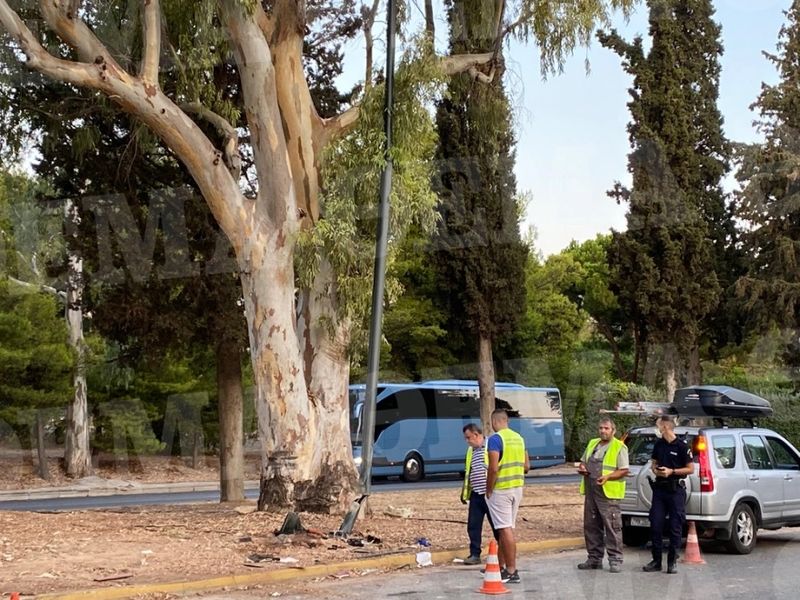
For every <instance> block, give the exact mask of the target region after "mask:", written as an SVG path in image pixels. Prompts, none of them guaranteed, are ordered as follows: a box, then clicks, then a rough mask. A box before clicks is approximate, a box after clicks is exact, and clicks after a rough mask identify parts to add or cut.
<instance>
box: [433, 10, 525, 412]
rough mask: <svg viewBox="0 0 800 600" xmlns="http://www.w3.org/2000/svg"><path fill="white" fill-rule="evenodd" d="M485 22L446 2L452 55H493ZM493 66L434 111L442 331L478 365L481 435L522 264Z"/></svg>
mask: <svg viewBox="0 0 800 600" xmlns="http://www.w3.org/2000/svg"><path fill="white" fill-rule="evenodd" d="M487 11H488V16H489V18H487ZM491 14H492V10H491V6H490V5H487V3H485V2H482V1H481V0H463V1H461V2H458V3H455V2H449V3H448V18H449V21H450V36H451V42H450V47H451V51H452V52H453V53H462V52H475V53H480V52H491V51H492V50H494V49H495V39H494V38H495V31H493V30H492V27H491V23H492V22H493V21H492V18H491ZM495 62H496V64H495V73H494V77H493V79H492V81H491V83H488V84H487V83H485V82H481V81H477V80H476V78H475V77H474V75H470V74H463V75H459V76H456V77H454V78H453V79H452V80H451V81H450V83H449V85H448V89H447V94H446V96H445V99H444V100H442V102H441V103H440V104H439V106H438V110H437V126H438V132H439V140H440V141H439V144H440V145H439V152H438V158H439V160H440V161H441V171H440V176H441V179H440V180H439V181H437V187H438V190H437V191H438V193H439V197H440V201H441V204H440V213H441V221H440V224H439V229H438V232H437V235H436V237H435V241H434V244H435V249H434V250H435V261H436V265H437V268H438V271H439V274H438V279H439V282H440V283H439V285H440V289H441V292H442V297H443V298H445V299H446V300H445V305H446V306H447V309H446V313H447V314H449V315H451V320H450V323H449V330H450V332H452V333H453V334H454V338H455V339H461V340H463V344H464V346H463V348H462V351H463V353H462V354H461V356H462V357H464V358H465V359H468V358H469V357H474V356H475V355H476V354H477V357H478V365H479V367H478V371H479V373H478V380H479V384H480V392H481V418H482V421H483V423H484V426H486V425H487V424H488V420H489V414H490V413H491V411H492V410H493V409H494V376H495V374H494V361H493V346H494V345H495V344H497V343H498V341H499V340H500V339H501V338H502V337H503V336H504V335H506V334H508V333H509V332H510V331H511V330H512V329H513V327H514V325H515V324H516V323H517V322H518V320H519V319H520V317H521V315H522V311H523V309H524V306H525V286H524V281H525V274H524V267H525V261H526V258H527V255H528V249H527V246H526V245H525V244H524V243H523V242H522V240H521V238H520V234H519V219H520V207H519V203H518V198H517V195H516V178H515V176H514V173H513V166H514V158H515V151H514V143H515V140H514V135H513V133H512V130H511V110H510V107H509V102H508V98H507V97H506V93H505V89H504V87H503V82H502V71H503V68H502V54H501V53H500V52H499V51H498V52H497V59H496V61H495Z"/></svg>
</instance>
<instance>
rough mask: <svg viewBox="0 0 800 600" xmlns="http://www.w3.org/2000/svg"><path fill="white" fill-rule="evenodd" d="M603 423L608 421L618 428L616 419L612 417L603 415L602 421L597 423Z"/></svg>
mask: <svg viewBox="0 0 800 600" xmlns="http://www.w3.org/2000/svg"><path fill="white" fill-rule="evenodd" d="M603 423H608V424H609V425H611V427H613V428H614V429H616V428H617V424H616V423H614V419H612V418H611V417H603V418H601V419H600V421H599V422H598V423H597V424H598V425H602V424H603Z"/></svg>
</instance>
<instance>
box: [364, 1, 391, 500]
mask: <svg viewBox="0 0 800 600" xmlns="http://www.w3.org/2000/svg"><path fill="white" fill-rule="evenodd" d="M386 10H387V12H388V14H387V18H386V23H387V26H386V85H385V93H384V102H383V127H384V132H385V134H386V141H385V146H384V149H383V156H384V159H385V160H386V165H385V166H384V168H383V173H382V174H381V190H380V202H379V204H378V239H377V243H376V246H375V268H374V271H373V280H372V316H371V319H370V324H369V351H368V353H367V390H366V399H365V401H364V409H363V410H364V413H363V423H364V425H363V427H362V428H361V431H362V432H363V433H362V435H363V439H362V442H361V443H362V447H361V457H362V463H361V489H362V491H363V493H364V495H365V496H369V493H370V490H371V488H372V450H373V445H374V439H375V397H376V396H377V389H378V371H379V369H380V356H381V325H382V324H383V292H384V288H385V284H386V246H387V244H388V240H389V194H390V193H391V191H392V169H393V165H392V154H391V148H392V112H393V104H394V47H395V29H396V27H397V10H396V6H395V1H394V0H388V2H387V5H386Z"/></svg>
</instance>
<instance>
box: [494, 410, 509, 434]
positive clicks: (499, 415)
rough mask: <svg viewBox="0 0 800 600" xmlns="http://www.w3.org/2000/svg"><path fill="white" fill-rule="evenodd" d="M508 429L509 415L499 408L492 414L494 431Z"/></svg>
mask: <svg viewBox="0 0 800 600" xmlns="http://www.w3.org/2000/svg"><path fill="white" fill-rule="evenodd" d="M507 427H508V413H507V412H506V411H504V410H503V409H502V408H498V409H496V410H495V411H493V412H492V429H494V430H495V431H500V430H501V429H506V428H507Z"/></svg>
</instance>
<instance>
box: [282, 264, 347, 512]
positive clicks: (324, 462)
mask: <svg viewBox="0 0 800 600" xmlns="http://www.w3.org/2000/svg"><path fill="white" fill-rule="evenodd" d="M332 281H333V272H332V270H331V267H330V264H329V263H328V262H327V261H325V260H323V261H322V264H321V266H320V270H319V272H318V273H317V276H316V278H315V280H314V285H313V287H312V289H310V290H304V291H303V292H302V294H301V301H300V304H299V307H298V313H299V314H298V328H297V335H298V339H299V341H300V348H301V351H302V353H303V363H304V371H305V374H306V386H307V388H308V394H309V399H310V401H311V406H312V410H314V411H315V413H316V414H315V417H316V419H315V420H316V424H317V428H316V431H315V432H314V436H315V437H316V439H317V440H318V442H317V444H316V445H315V448H314V455H313V457H312V461H313V463H314V464H315V465H318V466H319V467H321V469H320V471H319V474H318V476H317V478H316V480H315V481H314V482H313V483H312V484H311V485H308V486H304V488H303V490H302V492H301V493H300V496H302V498H303V504H304V506H305V507H306V509H307V510H315V511H319V512H325V511H326V510H331V509H340V510H345V509H346V508H347V506H348V504H349V501H350V499H351V498H352V496H351V493H352V490H355V489H356V487H357V485H358V474H357V472H356V469H355V466H354V463H353V452H352V446H351V444H350V443H349V438H348V442H347V443H344V444H342V443H341V442H339V441H338V439H339V435H340V432H341V431H346V432H348V433H349V431H350V423H349V416H348V415H349V401H348V383H349V379H350V362H349V357H348V344H349V342H350V327H351V325H350V323H349V321H347V320H340V319H338V318H337V314H336V294H335V293H331V292H330V290H333V289H335V287H332V286H331V283H332ZM329 327H331V328H333V330H332V331H331V330H329Z"/></svg>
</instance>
